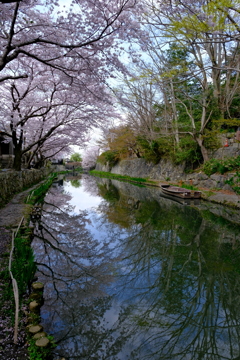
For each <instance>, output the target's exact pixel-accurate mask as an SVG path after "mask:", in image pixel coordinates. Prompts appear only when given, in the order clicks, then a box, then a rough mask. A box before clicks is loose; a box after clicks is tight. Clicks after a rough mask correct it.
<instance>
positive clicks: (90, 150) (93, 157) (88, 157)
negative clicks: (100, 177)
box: [82, 145, 100, 169]
mask: <svg viewBox="0 0 240 360" xmlns="http://www.w3.org/2000/svg"><path fill="white" fill-rule="evenodd" d="M99 154H100V147H99V146H97V145H95V146H88V147H87V148H86V149H85V151H84V153H83V163H82V165H83V167H84V168H90V169H91V168H94V167H95V165H96V161H97V158H98V156H99Z"/></svg>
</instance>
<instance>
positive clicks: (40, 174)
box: [0, 168, 52, 206]
mask: <svg viewBox="0 0 240 360" xmlns="http://www.w3.org/2000/svg"><path fill="white" fill-rule="evenodd" d="M50 172H52V168H42V169H39V170H36V169H31V170H22V171H13V170H7V171H0V206H3V205H4V204H6V203H7V202H8V200H9V199H10V198H12V196H13V195H14V194H16V193H19V192H21V191H22V190H24V189H26V188H28V187H30V186H31V185H33V184H36V183H38V182H39V181H41V180H43V179H44V178H45V177H46V176H47V175H48V174H49V173H50Z"/></svg>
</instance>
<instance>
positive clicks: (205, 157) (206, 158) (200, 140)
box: [195, 135, 209, 163]
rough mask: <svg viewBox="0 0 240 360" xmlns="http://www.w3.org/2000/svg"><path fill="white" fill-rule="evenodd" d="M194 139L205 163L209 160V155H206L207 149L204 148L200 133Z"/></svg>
mask: <svg viewBox="0 0 240 360" xmlns="http://www.w3.org/2000/svg"><path fill="white" fill-rule="evenodd" d="M195 140H196V141H197V143H198V145H199V146H200V149H201V153H202V157H203V161H204V163H205V162H206V161H208V160H209V156H208V152H207V149H206V148H205V146H204V145H203V138H202V135H199V136H198V137H196V138H195Z"/></svg>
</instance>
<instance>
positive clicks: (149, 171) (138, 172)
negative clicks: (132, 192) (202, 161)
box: [96, 159, 234, 190]
mask: <svg viewBox="0 0 240 360" xmlns="http://www.w3.org/2000/svg"><path fill="white" fill-rule="evenodd" d="M96 170H97V171H108V172H111V173H114V174H119V175H127V176H131V177H140V178H148V179H152V180H159V181H172V182H180V181H183V182H185V183H189V184H192V185H195V186H197V187H200V188H208V189H223V190H232V188H231V187H230V186H229V185H228V184H226V183H225V182H226V180H228V179H230V178H231V177H232V176H233V175H234V174H224V175H220V174H213V175H211V176H210V177H208V176H207V175H206V174H204V173H203V172H200V173H192V174H186V173H185V172H184V165H174V164H173V163H171V162H170V161H167V160H161V161H160V162H159V163H158V164H157V165H154V164H152V163H150V162H147V161H146V160H144V159H132V160H122V161H120V162H119V163H118V164H117V165H115V166H114V167H113V168H112V169H109V167H107V166H103V165H101V164H97V165H96Z"/></svg>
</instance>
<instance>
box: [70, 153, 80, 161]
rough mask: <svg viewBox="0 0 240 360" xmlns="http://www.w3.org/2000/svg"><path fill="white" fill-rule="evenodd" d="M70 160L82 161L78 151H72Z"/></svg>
mask: <svg viewBox="0 0 240 360" xmlns="http://www.w3.org/2000/svg"><path fill="white" fill-rule="evenodd" d="M70 160H71V161H74V162H81V161H82V156H81V154H79V153H74V154H72V155H71V157H70Z"/></svg>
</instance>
